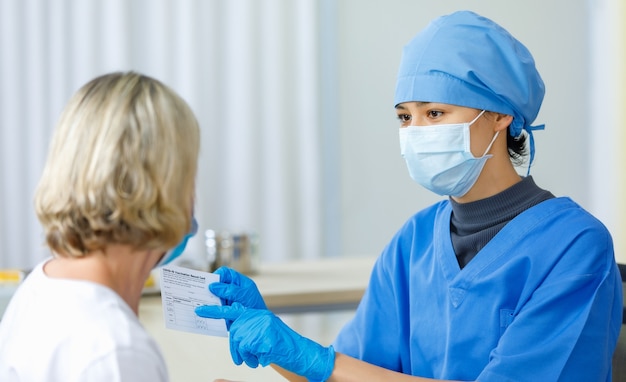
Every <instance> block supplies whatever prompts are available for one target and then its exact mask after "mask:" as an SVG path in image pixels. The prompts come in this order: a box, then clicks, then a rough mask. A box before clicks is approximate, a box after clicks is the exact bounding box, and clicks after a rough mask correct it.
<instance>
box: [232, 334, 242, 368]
mask: <svg viewBox="0 0 626 382" xmlns="http://www.w3.org/2000/svg"><path fill="white" fill-rule="evenodd" d="M229 344H230V358H232V359H233V362H234V363H235V365H237V366H239V365H241V364H242V363H243V358H242V357H241V354H239V341H236V340H235V339H234V338H233V336H232V335H231V336H230V339H229Z"/></svg>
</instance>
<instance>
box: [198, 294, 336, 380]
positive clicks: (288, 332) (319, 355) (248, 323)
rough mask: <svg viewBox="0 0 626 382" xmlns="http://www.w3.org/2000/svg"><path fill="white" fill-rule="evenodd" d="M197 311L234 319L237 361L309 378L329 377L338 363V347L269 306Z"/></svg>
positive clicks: (232, 340)
mask: <svg viewBox="0 0 626 382" xmlns="http://www.w3.org/2000/svg"><path fill="white" fill-rule="evenodd" d="M196 314H197V315H198V316H200V317H206V318H218V319H219V318H224V319H226V320H231V321H232V322H233V323H232V325H231V326H230V355H231V357H232V358H233V362H235V364H237V365H241V364H242V363H243V362H245V363H246V365H248V366H249V367H252V368H255V367H257V366H258V365H259V364H260V365H262V366H267V365H269V364H270V363H273V364H275V365H278V366H280V367H282V368H283V369H286V370H289V371H291V372H293V373H296V374H298V375H301V376H303V377H306V378H308V379H309V381H325V380H327V379H328V378H329V377H330V375H331V373H332V372H333V368H334V367H335V350H334V349H333V347H332V346H329V347H324V346H322V345H320V344H318V343H316V342H314V341H312V340H310V339H308V338H305V337H302V336H301V335H300V334H298V333H296V332H295V331H294V330H293V329H291V328H290V327H288V326H287V325H286V324H285V323H284V322H283V321H281V319H280V318H278V317H276V316H275V315H274V314H273V313H272V312H270V311H269V310H260V309H248V308H245V307H244V306H243V305H241V304H239V303H237V302H235V303H233V304H232V305H231V306H217V305H213V306H206V305H204V306H199V307H197V308H196Z"/></svg>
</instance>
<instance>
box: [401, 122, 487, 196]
mask: <svg viewBox="0 0 626 382" xmlns="http://www.w3.org/2000/svg"><path fill="white" fill-rule="evenodd" d="M484 112H485V111H484V110H483V111H482V112H481V113H480V114H479V115H478V116H477V117H476V118H474V120H473V121H471V122H468V123H458V124H448V125H432V126H409V127H404V128H400V153H401V154H402V157H403V158H404V159H405V161H406V165H407V167H408V169H409V174H410V175H411V178H412V179H413V180H414V181H416V182H417V183H419V184H420V185H422V186H423V187H425V188H427V189H429V190H430V191H432V192H434V193H436V194H439V195H450V196H456V197H460V196H463V195H465V194H466V193H467V192H468V191H469V190H470V189H471V188H472V186H473V185H474V183H476V180H477V179H478V176H479V175H480V172H481V170H482V169H483V166H484V165H485V162H486V161H487V159H489V158H491V157H492V156H491V155H487V153H488V152H489V150H490V149H491V145H493V142H495V140H496V137H497V136H498V132H496V134H495V135H494V137H493V139H492V140H491V143H489V146H488V147H487V149H486V150H485V153H484V154H483V156H481V157H479V158H475V157H474V155H472V152H471V151H470V129H469V127H470V125H472V124H473V123H474V122H475V121H476V120H477V119H478V118H480V116H481V115H483V113H484Z"/></svg>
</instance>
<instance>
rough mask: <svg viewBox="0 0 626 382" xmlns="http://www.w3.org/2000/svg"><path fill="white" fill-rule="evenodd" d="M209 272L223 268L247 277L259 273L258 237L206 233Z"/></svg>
mask: <svg viewBox="0 0 626 382" xmlns="http://www.w3.org/2000/svg"><path fill="white" fill-rule="evenodd" d="M205 237H206V241H205V243H206V249H207V256H208V263H209V271H210V272H213V271H215V270H216V269H217V268H219V267H221V266H226V267H230V268H233V269H234V270H236V271H238V272H241V273H243V274H246V275H253V274H255V273H257V272H258V271H259V257H258V256H259V255H258V241H259V240H258V236H257V235H256V233H253V232H229V231H220V232H217V231H215V230H212V229H209V230H206V231H205Z"/></svg>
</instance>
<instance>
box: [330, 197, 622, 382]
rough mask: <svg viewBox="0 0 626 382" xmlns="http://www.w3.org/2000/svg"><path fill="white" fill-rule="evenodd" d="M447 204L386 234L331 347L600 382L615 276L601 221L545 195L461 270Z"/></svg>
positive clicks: (449, 366) (462, 374) (464, 374)
mask: <svg viewBox="0 0 626 382" xmlns="http://www.w3.org/2000/svg"><path fill="white" fill-rule="evenodd" d="M451 211H452V208H451V206H450V202H449V201H447V200H446V201H442V202H439V203H437V204H435V205H433V206H431V207H429V208H427V209H425V210H423V211H421V212H419V213H418V214H416V215H415V216H413V217H412V218H411V219H409V220H408V221H407V222H406V223H405V225H404V226H403V227H402V228H401V229H400V230H399V231H398V232H397V234H396V235H395V236H394V238H393V239H392V241H391V242H390V243H389V244H388V245H387V247H386V248H385V250H384V251H383V253H382V254H381V256H380V257H379V259H378V260H377V262H376V265H375V267H374V269H373V272H372V275H371V280H370V284H369V286H368V289H367V291H366V293H365V295H364V297H363V299H362V301H361V303H360V305H359V307H358V309H357V312H356V314H355V317H354V318H353V319H352V320H351V321H350V322H349V323H348V324H347V325H346V326H345V327H344V328H343V329H342V331H341V332H340V333H339V336H338V337H337V339H336V341H335V343H334V344H333V345H334V347H335V349H336V350H337V351H338V352H341V353H344V354H347V355H350V356H353V357H356V358H359V359H362V360H364V361H366V362H369V363H372V364H376V365H379V366H382V367H384V368H387V369H391V370H396V371H399V372H402V373H405V374H411V375H416V376H422V377H429V378H438V379H456V380H472V381H473V380H479V381H481V382H488V381H498V382H502V381H516V382H520V381H533V382H534V381H538V380H540V381H610V380H611V357H612V353H613V350H614V348H615V344H616V342H617V338H618V335H619V331H620V328H621V322H622V318H621V316H622V283H621V278H620V276H619V272H618V270H617V266H616V263H615V259H614V253H613V244H612V239H611V236H610V234H609V232H608V230H607V229H606V228H605V227H604V226H603V225H602V223H600V222H599V221H598V220H597V219H596V218H594V217H593V216H592V215H590V214H589V213H588V212H586V211H585V210H583V209H582V208H581V207H580V206H579V205H577V204H576V203H575V202H573V201H572V200H571V199H569V198H554V199H550V200H547V201H544V202H542V203H540V204H538V205H536V206H534V207H532V208H530V209H528V210H526V211H525V212H523V213H521V214H520V215H518V216H517V217H516V218H514V219H513V220H511V221H510V222H509V223H508V224H507V225H506V226H504V228H502V230H501V231H500V232H499V233H498V234H497V235H496V236H495V237H494V238H493V239H492V240H491V241H490V242H489V243H488V244H487V245H486V246H485V247H484V248H483V249H482V250H481V251H480V252H479V253H478V254H477V256H476V257H475V258H474V259H473V260H472V261H471V262H470V263H469V264H468V265H467V266H466V267H465V268H463V270H461V269H460V268H459V265H458V263H457V260H456V256H455V254H454V250H453V248H452V243H451V240H450V215H451Z"/></svg>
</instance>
